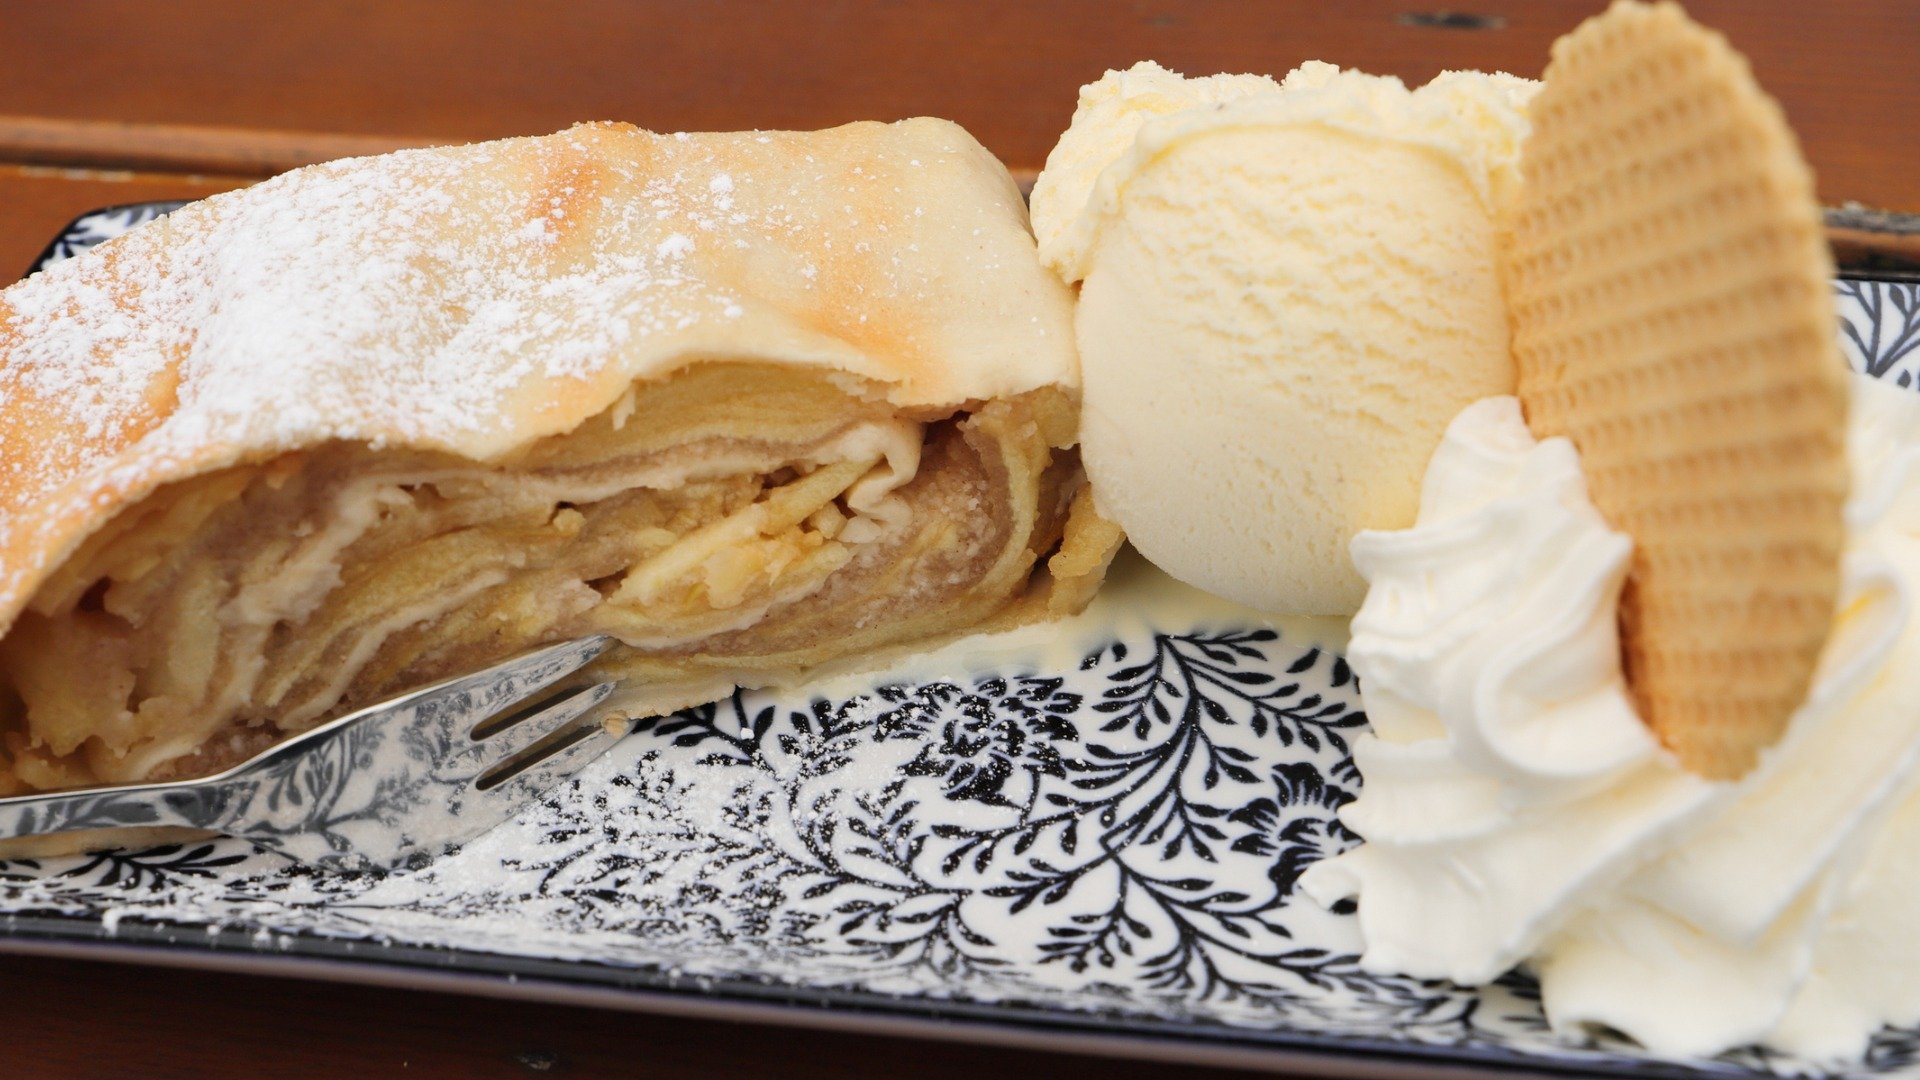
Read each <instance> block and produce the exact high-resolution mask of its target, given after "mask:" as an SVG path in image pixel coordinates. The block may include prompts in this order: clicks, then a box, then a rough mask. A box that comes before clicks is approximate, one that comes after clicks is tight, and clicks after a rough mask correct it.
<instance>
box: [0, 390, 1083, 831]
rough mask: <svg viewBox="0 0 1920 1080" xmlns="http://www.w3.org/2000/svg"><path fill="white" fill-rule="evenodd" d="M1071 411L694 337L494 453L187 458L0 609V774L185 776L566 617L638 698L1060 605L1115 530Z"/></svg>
mask: <svg viewBox="0 0 1920 1080" xmlns="http://www.w3.org/2000/svg"><path fill="white" fill-rule="evenodd" d="M1072 439H1073V413H1072V409H1071V407H1070V403H1069V402H1068V401H1067V400H1066V398H1065V397H1064V395H1061V394H1060V393H1059V392H1058V391H1053V390H1043V391H1037V392H1034V393H1031V394H1027V395H1023V396H1021V397H1017V398H1012V399H1009V400H1005V401H996V402H992V403H989V404H986V405H984V406H981V407H979V408H977V409H973V410H961V411H957V412H951V413H946V414H941V415H928V414H922V413H915V412H912V411H902V410H899V409H897V408H895V407H894V406H892V405H890V404H889V403H888V402H887V401H886V399H885V397H884V395H883V392H882V388H880V387H878V386H874V385H870V384H866V383H863V382H861V381H860V380H858V379H853V378H851V377H848V376H845V375H840V374H834V373H823V372H815V371H809V370H804V369H796V368H789V367H781V366H775V365H767V364H752V363H736V362H721V361H715V362H708V363H703V364H699V365H696V366H694V367H691V368H688V369H685V370H683V371H682V372H681V373H679V374H678V375H675V376H673V377H671V378H669V379H666V380H663V381H660V382H655V383H648V384H644V385H638V386H636V387H634V388H633V389H632V390H630V391H629V393H628V395H627V396H626V397H625V398H624V399H622V400H621V401H620V402H619V403H617V404H616V405H615V406H613V407H612V408H610V409H608V410H607V411H605V412H603V413H602V414H600V415H599V416H597V417H595V418H594V419H592V420H590V421H589V422H587V423H586V424H584V425H582V426H581V427H579V428H578V429H576V430H574V431H571V432H568V433H567V434H565V435H558V436H553V437H549V438H546V439H543V440H541V441H539V442H536V443H534V444H532V445H530V446H528V447H526V448H524V449H523V450H521V451H520V452H518V453H517V454H515V455H514V456H513V457H511V458H510V459H507V460H501V461H490V462H475V461H471V460H468V459H464V458H459V457H455V456H452V455H448V454H440V453H434V452H429V451H420V450H394V449H382V448H375V447H369V446H366V445H362V444H358V443H335V444H330V445H327V446H324V447H321V448H318V449H315V450H311V451H306V452H302V453H293V454H285V455H282V456H279V457H276V458H273V459H271V460H268V461H263V462H259V463H256V464H250V465H244V466H239V467H235V468H231V469H227V470H225V471H222V472H218V473H213V474H210V475H207V476H203V477H199V478H196V479H194V480H190V481H185V482H182V483H179V484H176V485H173V486H171V487H168V488H164V489H162V490H160V491H158V492H156V493H155V494H154V495H152V496H150V497H148V498H147V499H145V500H144V501H143V502H141V503H139V504H138V505H136V506H134V507H133V508H132V509H130V510H128V511H126V512H125V513H122V514H120V515H119V516H118V517H116V518H114V519H113V520H111V521H110V522H109V523H108V524H107V525H106V526H105V527H104V528H102V529H101V530H100V531H99V532H97V533H95V534H94V535H93V536H92V537H90V538H89V539H88V541H87V542H86V543H85V544H84V545H82V547H81V548H80V549H79V550H78V551H77V552H75V553H74V554H73V555H72V556H71V557H70V558H69V559H68V560H67V561H66V563H65V564H63V565H62V566H61V568H60V569H59V570H58V571H57V572H56V573H55V574H54V575H53V576H52V577H50V578H49V579H48V580H47V581H46V582H45V583H44V584H43V585H42V587H41V588H40V589H39V590H38V591H37V592H36V593H35V595H34V597H33V600H32V602H31V604H30V606H29V608H28V610H27V612H25V613H24V614H23V615H22V616H21V617H20V619H19V621H18V622H17V623H16V624H15V626H14V627H13V628H12V630H11V632H10V633H8V634H7V636H6V637H5V638H4V639H0V753H3V755H4V756H3V758H0V792H8V793H11V792H19V791H26V790H35V789H52V788H61V787H70V786H76V785H84V784H95V783H124V782H133V781H140V780H153V779H170V778H179V777H187V776H195V775H203V774H206V773H209V772H213V771H217V770H219V769H222V768H225V767H227V766H229V765H231V764H233V763H235V762H237V761H239V760H242V759H244V758H246V757H248V756H250V755H252V754H253V753H256V752H258V751H259V750H260V749H262V748H264V747H265V746H267V745H269V744H270V743H272V742H274V741H275V740H278V739H280V738H283V737H285V736H287V735H290V734H294V733H297V732H300V731H303V730H306V729H308V728H311V727H312V726H314V725H316V724H318V723H321V722H323V721H325V720H327V719H329V718H331V717H334V716H338V715H340V714H342V713H344V712H346V711H350V710H352V709H355V708H358V707H361V706H363V705H366V704H369V703H372V702H376V701H379V700H381V699H383V698H385V697H388V696H391V695H393V694H395V693H397V692H399V691H402V690H404V689H406V688H408V687H411V686H418V685H422V684H425V683H428V682H432V681H435V680H438V679H442V678H446V677H449V676H452V675H457V674H461V673H463V672H465V671H470V670H475V669H478V668H480V667H484V666H486V665H488V664H491V663H494V662H497V661H499V660H502V659H505V658H506V657H508V656H511V655H514V654H516V653H518V652H521V651H524V650H526V649H529V648H532V647H535V646H538V645H541V644H545V643H548V642H553V641H559V640H564V639H566V638H570V637H576V636H580V635H583V634H589V633H606V634H611V635H613V636H614V637H615V638H617V639H618V640H619V641H620V642H621V643H622V646H623V647H622V648H619V649H616V650H614V651H613V652H612V653H610V654H609V655H608V656H607V657H605V658H603V660H602V661H601V662H600V663H599V665H598V666H597V669H596V671H597V673H601V674H606V673H611V674H616V675H619V676H621V677H622V678H623V680H624V681H623V684H622V685H623V690H622V694H621V696H620V698H618V699H616V700H617V701H619V702H621V703H622V707H623V708H625V709H626V710H627V711H629V712H631V713H632V714H634V715H643V714H646V713H648V712H656V711H665V710H669V709H672V708H678V707H681V706H684V705H688V704H692V703H695V702H699V701H703V700H711V699H713V698H715V697H720V696H724V695H725V694H726V693H728V692H730V690H731V689H732V688H733V687H734V686H738V685H769V684H777V683H781V682H785V681H791V680H794V679H797V678H799V677H801V676H803V675H804V674H806V673H807V672H808V671H810V670H813V669H815V668H817V667H818V666H820V665H822V664H824V663H827V662H829V661H833V660H836V659H841V658H845V657H849V656H856V655H869V654H876V653H879V652H882V651H884V650H886V649H888V648H889V647H899V646H902V645H904V644H907V643H912V642H924V641H927V640H928V639H933V638H938V637H941V636H945V635H951V634H954V633H957V632H961V631H966V630H970V629H976V628H985V627H987V626H990V625H999V624H1003V623H1009V622H1012V621H1018V620H1019V619H1021V618H1024V617H1026V614H1025V613H1027V612H1030V611H1031V612H1033V613H1035V614H1037V613H1039V612H1041V611H1045V610H1047V609H1052V610H1053V611H1056V612H1057V611H1058V610H1060V609H1061V608H1063V607H1070V606H1076V605H1077V604H1079V603H1084V601H1085V599H1086V597H1087V596H1089V595H1090V594H1091V591H1092V589H1093V588H1094V587H1095V586H1096V585H1097V584H1098V581H1099V579H1100V576H1101V573H1102V572H1103V570H1104V567H1105V562H1106V558H1107V556H1108V555H1110V554H1111V550H1112V548H1113V546H1114V545H1115V544H1116V543H1117V540H1118V537H1117V534H1116V533H1115V532H1114V531H1113V530H1112V528H1111V526H1107V525H1106V524H1105V523H1104V522H1101V521H1099V519H1098V518H1097V517H1096V516H1094V515H1093V513H1092V510H1091V501H1090V499H1088V498H1086V497H1084V492H1083V491H1082V488H1083V482H1082V480H1081V478H1080V472H1079V468H1078V462H1077V459H1076V457H1075V455H1074V454H1073V452H1072V451H1071V450H1070V449H1064V448H1065V447H1068V446H1070V445H1071V443H1072ZM1049 556H1051V558H1050V559H1049Z"/></svg>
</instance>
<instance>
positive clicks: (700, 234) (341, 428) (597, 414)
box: [0, 120, 1118, 792]
mask: <svg viewBox="0 0 1920 1080" xmlns="http://www.w3.org/2000/svg"><path fill="white" fill-rule="evenodd" d="M1069 306H1070V301H1069V297H1068V295H1067V293H1066V292H1065V291H1064V289H1063V288H1062V287H1061V286H1060V285H1059V283H1058V282H1057V281H1055V280H1054V279H1053V278H1052V277H1051V275H1048V274H1047V273H1045V272H1044V271H1043V270H1042V269H1041V268H1040V266H1039V263H1038V261H1037V259H1036V257H1035V255H1034V251H1033V241H1032V239H1031V237H1030V235H1029V233H1028V232H1027V227H1026V222H1025V215H1024V210H1023V208H1022V206H1021V204H1020V201H1019V196H1018V194H1017V192H1016V191H1015V190H1014V188H1013V185H1012V183H1011V181H1010V180H1009V179H1008V177H1007V175H1006V173H1005V170H1004V169H1002V168H1001V167H1000V166H999V164H998V163H997V162H996V161H994V160H993V158H992V157H991V156H990V155H988V154H987V153H986V152H985V151H984V150H983V149H982V148H981V147H980V146H979V145H978V144H977V143H975V142H974V141H973V140H972V139H971V138H970V137H969V136H967V135H966V133H965V132H964V131H962V130H960V129H959V128H957V127H955V126H954V125H952V124H948V123H945V122H943V121H934V120H914V121H906V122H902V123H899V124H891V125H883V124H855V125H849V126H847V127H844V128H838V129H834V130H830V131H823V132H813V133H784V132H765V133H753V132H749V133H738V134H724V135H690V136H685V135H683V136H673V135H656V134H652V133H649V132H645V131H641V130H638V129H635V128H632V127H629V126H625V125H614V124H595V125H584V126H581V127H576V128H573V129H571V130H569V131H565V132H561V133H559V134H556V135H551V136H547V137H544V138H532V139H514V140H506V141H504V142H497V143H487V144H480V145H476V146H468V147H453V148H446V149H436V150H422V151H407V152H403V153H399V154H393V155H387V156H383V157H378V158H367V159H357V160H350V161H343V162H336V163H332V164H329V165H323V166H316V167H314V168H311V169H306V170H301V171H299V172H296V173H292V174H288V175H287V176H284V177H280V178H278V179H275V180H272V181H269V182H267V183H264V184H261V185H259V186H258V187H255V188H251V189H248V190H245V191H240V192H235V193H231V194H228V195H223V196H216V197H215V198H212V199H209V200H206V201H205V202H203V203H198V204H195V205H193V206H189V207H186V208H184V209H182V210H180V211H177V212H176V213H175V214H173V215H171V216H169V217H168V218H165V219H162V220H161V221H159V222H156V223H154V224H152V225H149V226H146V227H144V228H142V229H139V230H136V231H135V232H134V233H131V234H129V235H128V236H126V237H124V238H122V239H120V240H117V241H113V242H111V243H108V244H106V245H103V246H102V247H101V248H99V249H96V250H95V251H94V252H91V253H89V254H87V255H84V256H82V257H80V258H77V259H74V260H71V261H69V262H67V263H63V264H59V265H57V266H55V267H53V268H51V269H49V270H48V271H45V272H43V273H41V274H38V275H35V276H34V277H33V278H31V279H29V280H27V281H26V282H23V283H21V284H19V285H16V286H14V287H13V288H11V289H8V290H6V291H5V292H3V293H0V791H3V792H14V791H22V790H33V789H45V788H58V787H65V786H72V785H77V784H88V783H102V782H107V783H117V782H130V781H138V780H145V779H157V778H169V777H182V776H191V775H198V774H203V773H206V772H209V771H213V770H217V769H219V768H222V767H225V766H226V765H228V764H230V763H232V762H234V761H236V760H239V759H241V758H243V757H245V756H248V755H250V754H251V753H253V752H256V751H257V750H258V749H260V748H261V747H263V746H265V745H267V744H269V743H271V742H272V741H274V740H276V739H278V738H281V737H284V736H285V735H287V734H290V733H293V732H297V731H300V730H304V729H305V728H308V727H311V726H312V725H314V724H316V723H319V722H321V721H323V720H325V719H327V718H329V717H331V716H335V715H338V714H340V713H341V712H343V711H345V710H348V709H351V708H354V707H357V706H359V705H362V704H365V703H368V702H370V701H375V700H379V699H380V698H382V697H384V696H388V695H390V694H392V693H394V692H396V691H398V690H400V689H403V688H405V687H406V686H409V685H418V684H420V683H423V682H427V681H431V680H433V679H437V678H442V677H445V676H447V675H450V674H454V673H457V672H459V671H461V670H467V669H472V668H475V667H479V666H483V665H485V664H487V663H491V662H493V661H494V660H497V659H500V658H502V657H504V656H506V655H510V654H512V653H514V652H518V651H520V650H522V649H525V648H528V647H530V646H533V645H537V644H540V643H542V642H546V641H552V640H558V639H561V638H565V637H570V636H575V635H579V634H583V633H589V632H605V633H610V634H612V635H614V636H615V637H617V638H618V639H619V640H620V641H621V642H623V643H624V647H623V648H622V649H620V650H618V651H617V652H616V653H614V654H612V655H610V656H609V657H608V658H607V659H606V660H605V661H604V664H605V667H606V669H607V670H612V671H614V672H616V673H618V674H620V675H622V676H624V678H625V681H624V683H623V686H624V689H623V692H622V695H621V697H620V699H619V700H620V702H621V705H622V707H624V708H625V709H627V710H628V711H629V712H632V713H634V714H636V715H638V714H642V713H646V712H652V711H661V710H666V709H670V708H675V707H679V706H682V705H686V704H690V703H693V702H697V701H701V700H709V699H711V698H714V697H718V696H723V695H724V694H726V693H727V692H729V691H730V690H731V689H732V688H733V687H734V686H737V685H769V684H779V683H782V682H787V681H792V680H795V679H798V678H801V677H803V676H804V675H806V674H807V673H809V672H811V671H814V670H816V669H818V668H819V667H820V666H821V665H823V664H829V663H833V662H836V661H844V660H845V659H846V658H848V657H851V656H874V655H878V654H883V653H884V652H886V651H887V650H889V649H897V648H901V647H907V646H910V645H911V644H912V643H915V642H925V641H927V640H929V639H933V638H939V637H943V636H950V635H952V634H955V633H960V632H966V631H969V630H974V629H983V628H992V627H996V626H1001V625H1008V624H1011V623H1014V622H1018V621H1022V620H1026V619H1031V618H1038V617H1046V616H1048V615H1052V614H1059V613H1062V612H1065V611H1068V610H1072V609H1074V608H1076V607H1077V606H1079V605H1080V604H1083V603H1084V602H1085V601H1086V599H1087V598H1088V597H1089V596H1090V595H1091V592H1092V590H1093V588H1094V587H1095V586H1097V584H1098V582H1099V580H1100V577H1101V575H1102V573H1103V572H1104V568H1105V565H1106V560H1107V558H1108V557H1109V556H1110V555H1111V552H1112V550H1113V547H1114V546H1115V545H1116V544H1117V542H1118V534H1117V532H1116V530H1114V529H1113V527H1112V526H1110V525H1108V524H1107V523H1105V522H1104V521H1101V520H1100V519H1099V518H1098V516H1097V515H1096V514H1095V513H1094V512H1093V510H1092V501H1091V498H1090V497H1089V495H1088V493H1087V492H1086V490H1085V487H1084V482H1083V480H1082V478H1081V475H1080V471H1079V467H1078V462H1077V459H1076V457H1075V455H1074V453H1073V451H1072V449H1071V448H1072V446H1073V443H1074V441H1075V426H1076V425H1075V416H1076V406H1077V401H1076V386H1075V379H1076V372H1075V366H1074V356H1073V352H1072V333H1071V323H1070V313H1069Z"/></svg>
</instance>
